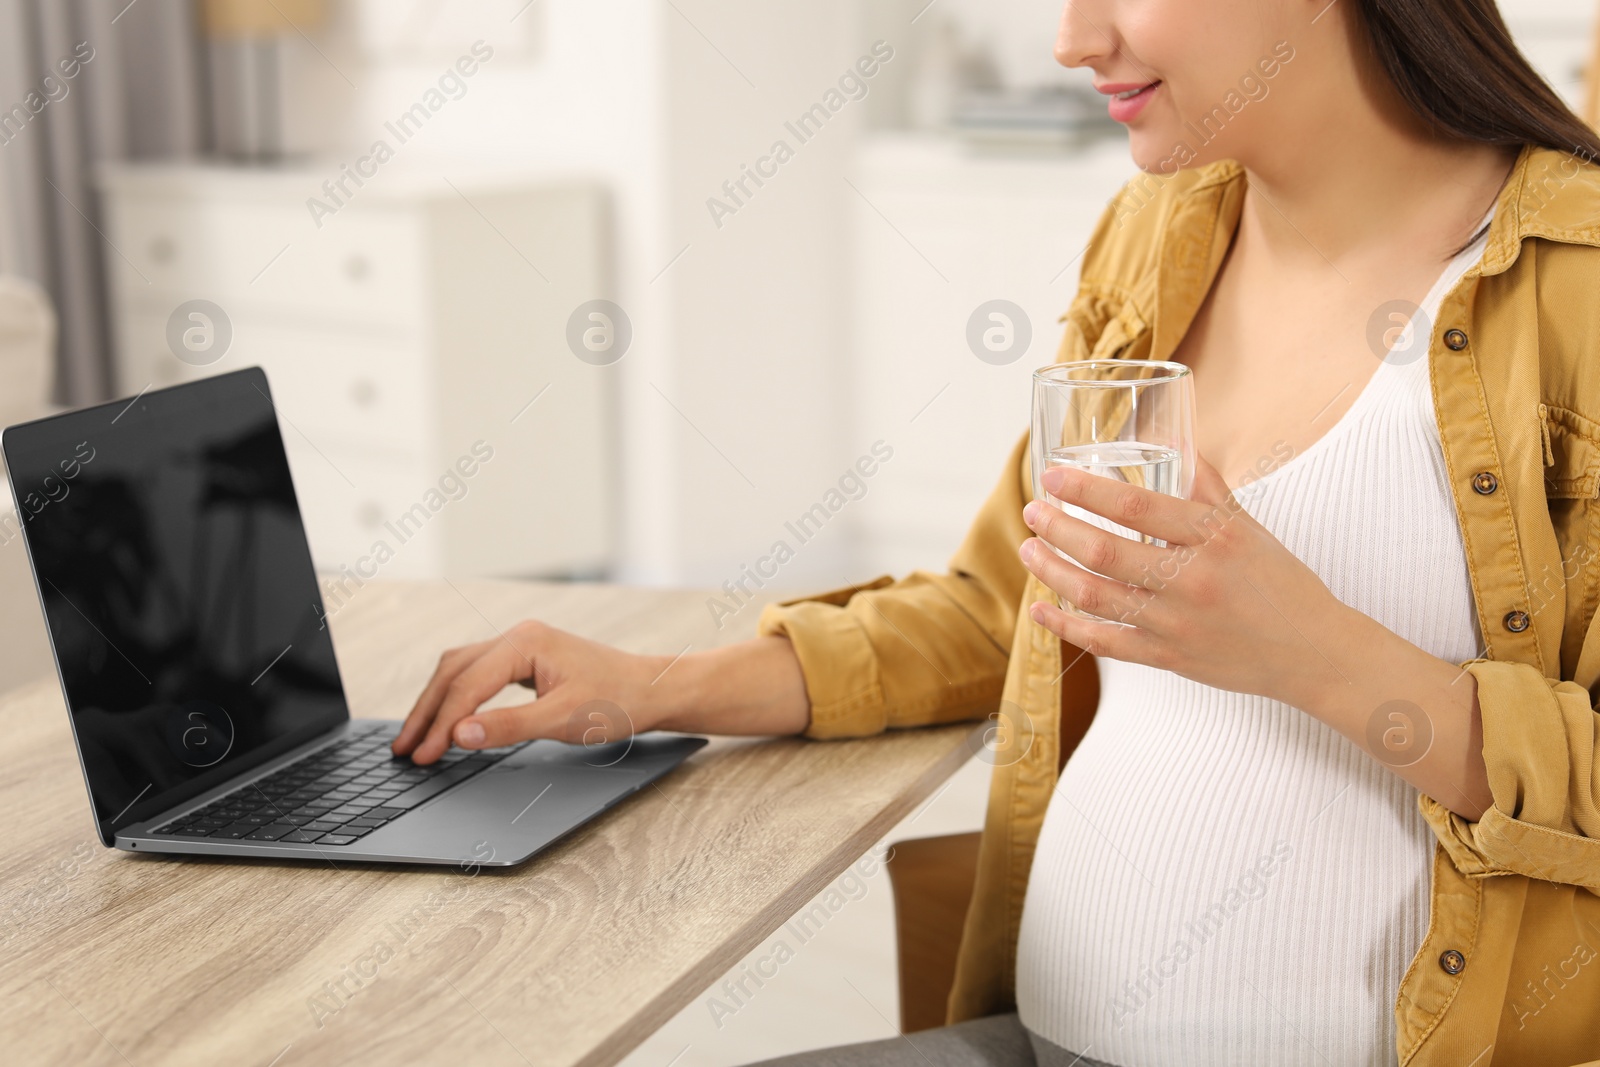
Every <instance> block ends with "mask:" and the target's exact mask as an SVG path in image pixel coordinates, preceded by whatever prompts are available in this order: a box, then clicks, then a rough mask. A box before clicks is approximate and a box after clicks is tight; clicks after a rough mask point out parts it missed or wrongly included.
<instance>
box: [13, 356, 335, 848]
mask: <svg viewBox="0 0 1600 1067" xmlns="http://www.w3.org/2000/svg"><path fill="white" fill-rule="evenodd" d="M4 447H5V456H6V464H7V467H8V469H9V472H10V476H11V482H12V490H13V493H14V495H15V497H16V501H17V514H18V516H19V517H20V518H21V520H22V528H23V532H24V535H25V537H26V539H27V544H28V552H29V555H30V557H31V559H32V562H33V567H34V574H35V576H36V578H37V581H38V586H39V595H40V599H41V600H42V602H43V605H44V614H45V621H46V623H47V625H48V627H49V631H50V640H51V643H52V645H53V646H54V649H55V656H56V662H57V664H58V666H59V667H60V671H61V682H62V686H63V688H64V689H65V691H66V698H67V704H68V707H69V708H70V709H71V712H72V724H73V730H74V732H75V734H76V737H77V743H78V751H79V754H80V756H81V757H82V761H83V771H84V776H85V778H86V779H87V780H88V784H89V795H90V798H91V800H92V801H93V804H94V811H95V818H96V821H97V822H98V824H99V828H100V833H101V837H102V839H103V840H105V841H106V842H107V843H110V840H111V836H112V834H113V833H114V832H115V831H116V830H117V829H119V828H121V827H123V826H126V825H128V824H130V823H133V822H138V821H140V820H143V819H146V818H149V817H151V816H153V815H155V814H157V813H158V812H160V811H162V810H163V809H165V808H167V807H170V806H172V805H173V804H176V803H179V802H181V801H182V800H184V799H186V798H187V797H189V796H193V795H197V794H198V793H200V792H202V791H204V790H205V789H209V788H211V787H212V786H213V785H216V784H219V783H220V782H222V781H224V780H226V779H227V778H228V777H230V776H231V775H233V774H236V773H238V772H239V771H241V770H244V769H245V768H247V767H249V766H251V765H253V764H257V763H260V762H262V761H263V760H265V759H268V758H270V757H271V756H273V755H277V754H278V753H281V752H283V751H287V750H288V749H289V748H291V747H293V746H294V745H297V744H300V743H302V742H304V741H306V740H309V739H310V738H312V737H314V736H315V735H316V734H318V733H320V732H323V731H325V730H328V729H330V728H332V727H334V726H337V725H338V724H339V723H340V722H342V721H343V720H344V719H346V718H347V717H348V711H347V709H346V707H345V701H344V695H343V689H342V687H341V686H340V682H339V670H338V665H337V663H336V662H335V660H334V654H333V645H332V642H331V640H330V638H329V635H328V631H327V629H326V627H325V626H324V625H323V620H322V611H323V608H322V600H321V597H320V594H319V591H318V589H317V581H316V575H315V573H314V571H313V570H312V566H311V555H310V551H309V549H308V548H307V545H306V538H305V532H304V529H303V527H302V526H301V522H300V509H299V506H298V504H297V503H296V501H295V493H294V486H293V484H292V483H291V481H290V477H289V465H288V462H287V460H286V458H285V456H284V450H283V440H282V438H281V437H280V436H279V432H278V422H277V418H276V413H275V411H274V409H273V405H272V401H271V400H270V397H269V392H268V387H267V381H266V376H265V375H264V374H262V373H261V372H260V371H259V370H246V371H239V372H237V373H234V374H228V375H223V376H220V377H216V378H211V379H207V380H204V381H201V382H196V383H194V384H191V385H184V386H178V387H175V388H172V389H164V390H160V391H156V392H150V393H147V394H145V395H143V396H141V397H139V398H138V399H137V400H135V401H133V402H131V403H129V402H127V401H123V402H120V403H113V404H108V405H102V406H100V407H95V408H89V409H86V410H83V411H78V412H73V413H71V414H67V415H61V416H57V417H55V418H51V419H45V420H42V421H40V422H35V423H29V424H27V425H25V426H19V427H13V428H12V429H9V430H7V431H6V433H5V441H4Z"/></svg>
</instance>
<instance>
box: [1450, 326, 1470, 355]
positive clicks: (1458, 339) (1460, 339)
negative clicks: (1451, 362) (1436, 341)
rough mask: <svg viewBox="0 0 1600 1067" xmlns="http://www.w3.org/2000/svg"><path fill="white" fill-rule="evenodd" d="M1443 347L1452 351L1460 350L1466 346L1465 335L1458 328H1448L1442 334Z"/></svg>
mask: <svg viewBox="0 0 1600 1067" xmlns="http://www.w3.org/2000/svg"><path fill="white" fill-rule="evenodd" d="M1444 343H1445V347H1447V348H1449V349H1450V351H1452V352H1460V351H1461V350H1462V349H1464V348H1466V347H1467V335H1466V334H1465V333H1463V332H1461V331H1460V330H1450V331H1448V332H1446V333H1445V335H1444Z"/></svg>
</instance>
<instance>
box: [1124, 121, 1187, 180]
mask: <svg viewBox="0 0 1600 1067" xmlns="http://www.w3.org/2000/svg"><path fill="white" fill-rule="evenodd" d="M1179 143H1180V139H1179V138H1178V136H1177V135H1176V134H1167V133H1159V132H1155V131H1153V130H1129V131H1128V154H1129V155H1130V156H1132V157H1133V163H1134V166H1136V167H1138V168H1139V169H1140V170H1142V171H1144V172H1145V173H1146V174H1174V173H1176V172H1177V171H1178V170H1179V169H1180V168H1182V167H1185V166H1187V165H1188V163H1189V158H1190V155H1191V153H1189V152H1185V151H1178V152H1174V148H1175V147H1176V146H1178V145H1179Z"/></svg>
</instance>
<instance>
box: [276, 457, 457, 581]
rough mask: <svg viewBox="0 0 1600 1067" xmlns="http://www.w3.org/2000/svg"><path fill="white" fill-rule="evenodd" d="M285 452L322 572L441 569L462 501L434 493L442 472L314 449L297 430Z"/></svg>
mask: <svg viewBox="0 0 1600 1067" xmlns="http://www.w3.org/2000/svg"><path fill="white" fill-rule="evenodd" d="M284 451H285V452H286V453H287V454H288V457H289V468H290V471H291V472H292V473H293V475H294V485H295V494H296V496H297V497H298V498H299V500H300V514H301V518H302V519H303V521H304V522H305V527H306V536H307V537H308V538H309V540H310V542H311V559H312V561H313V562H314V563H315V564H316V567H317V570H318V571H319V572H321V573H323V574H325V575H343V576H346V577H347V578H349V579H350V581H351V582H352V583H354V582H355V580H356V579H359V580H360V581H371V580H372V579H374V578H380V577H381V578H422V577H428V576H431V575H434V574H436V573H437V572H438V566H439V560H440V557H441V546H442V545H443V544H444V541H445V523H446V521H447V515H446V512H447V511H448V510H449V509H450V508H451V507H453V506H455V504H456V501H453V500H451V499H450V498H449V497H446V496H443V494H437V495H435V496H433V497H431V498H430V497H429V495H428V491H429V490H430V489H436V488H437V486H436V479H437V478H438V472H436V471H434V472H430V471H427V470H426V469H425V467H424V465H423V463H422V462H421V461H420V460H419V461H416V462H406V461H402V460H385V459H381V458H374V457H371V456H364V455H360V454H355V453H350V452H344V451H340V450H338V449H329V448H322V447H320V446H319V447H318V448H315V449H314V448H311V447H310V446H308V445H307V444H306V442H305V441H304V440H303V439H301V438H299V437H298V436H297V435H295V434H294V433H293V431H291V430H285V433H284ZM430 503H433V504H438V505H439V506H438V507H437V508H436V509H435V508H431V507H430V506H429V505H430ZM324 586H325V587H326V582H325V583H324ZM351 588H354V584H352V585H351ZM329 607H330V609H331V608H332V607H333V605H332V604H330V605H329Z"/></svg>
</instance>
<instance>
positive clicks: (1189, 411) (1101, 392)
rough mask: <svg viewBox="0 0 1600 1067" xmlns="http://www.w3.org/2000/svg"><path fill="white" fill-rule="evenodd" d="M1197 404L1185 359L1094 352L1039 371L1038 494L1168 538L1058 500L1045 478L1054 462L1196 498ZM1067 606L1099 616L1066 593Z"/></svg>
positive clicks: (1112, 526) (1072, 511) (1099, 521)
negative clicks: (1075, 603)
mask: <svg viewBox="0 0 1600 1067" xmlns="http://www.w3.org/2000/svg"><path fill="white" fill-rule="evenodd" d="M1194 410H1195V408H1194V378H1193V376H1192V375H1191V373H1190V371H1189V368H1188V367H1185V366H1184V365H1183V364H1181V363H1161V362H1155V361H1151V360H1136V359H1129V360H1121V359H1092V360H1082V361H1079V362H1074V363H1056V364H1054V365H1052V366H1049V367H1042V368H1040V369H1039V370H1037V371H1034V373H1033V432H1032V438H1031V452H1030V460H1031V464H1032V469H1033V496H1034V499H1035V500H1042V501H1044V502H1045V503H1047V504H1050V505H1051V506H1053V507H1057V508H1060V509H1061V510H1062V511H1064V512H1066V513H1067V514H1068V515H1071V516H1073V517H1074V518H1078V519H1082V520H1083V521H1084V522H1087V523H1089V524H1090V525H1093V526H1098V527H1099V528H1101V529H1103V530H1110V531H1111V532H1113V533H1116V534H1119V535H1121V536H1123V537H1129V538H1132V539H1133V540H1136V541H1144V542H1146V543H1148V544H1154V545H1162V544H1164V542H1162V541H1160V540H1158V539H1156V538H1154V537H1147V536H1145V535H1144V534H1141V533H1139V532H1138V531H1137V530H1130V529H1128V528H1127V527H1125V526H1121V525H1119V524H1117V523H1115V522H1112V521H1111V520H1109V519H1106V518H1104V517H1102V516H1100V515H1096V514H1095V513H1093V512H1090V511H1085V510H1083V509H1082V508H1078V507H1074V506H1072V505H1070V504H1066V503H1063V502H1062V501H1060V500H1057V499H1056V498H1055V497H1053V496H1051V495H1050V494H1049V493H1046V492H1045V491H1044V485H1043V482H1042V480H1041V479H1042V476H1043V474H1044V472H1045V471H1046V470H1047V469H1049V468H1050V467H1075V468H1077V469H1079V470H1084V471H1088V472H1089V473H1090V474H1098V475H1100V476H1102V477H1106V478H1114V479H1116V480H1117V481H1121V482H1127V483H1128V484H1129V485H1137V486H1141V487H1142V488H1145V489H1153V490H1155V491H1156V492H1158V493H1168V494H1170V495H1172V496H1177V497H1182V498H1184V499H1188V497H1189V492H1190V490H1191V488H1192V487H1193V485H1194V470H1195V444H1194V420H1195V415H1194ZM1057 552H1058V554H1060V555H1062V556H1063V557H1064V558H1070V557H1066V554H1065V553H1062V552H1060V550H1059V549H1057ZM1072 562H1073V563H1074V565H1076V566H1080V567H1081V566H1083V565H1082V564H1081V563H1078V562H1077V561H1076V560H1073V561H1072ZM1085 569H1087V568H1085ZM1061 606H1062V608H1063V609H1064V610H1066V611H1070V612H1072V613H1074V614H1076V615H1082V616H1085V617H1090V618H1093V617H1095V616H1090V615H1089V614H1088V612H1085V611H1081V610H1079V609H1078V608H1076V607H1074V606H1073V605H1072V604H1070V603H1069V602H1067V600H1066V599H1065V598H1062V600H1061ZM1113 621H1125V620H1113Z"/></svg>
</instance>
